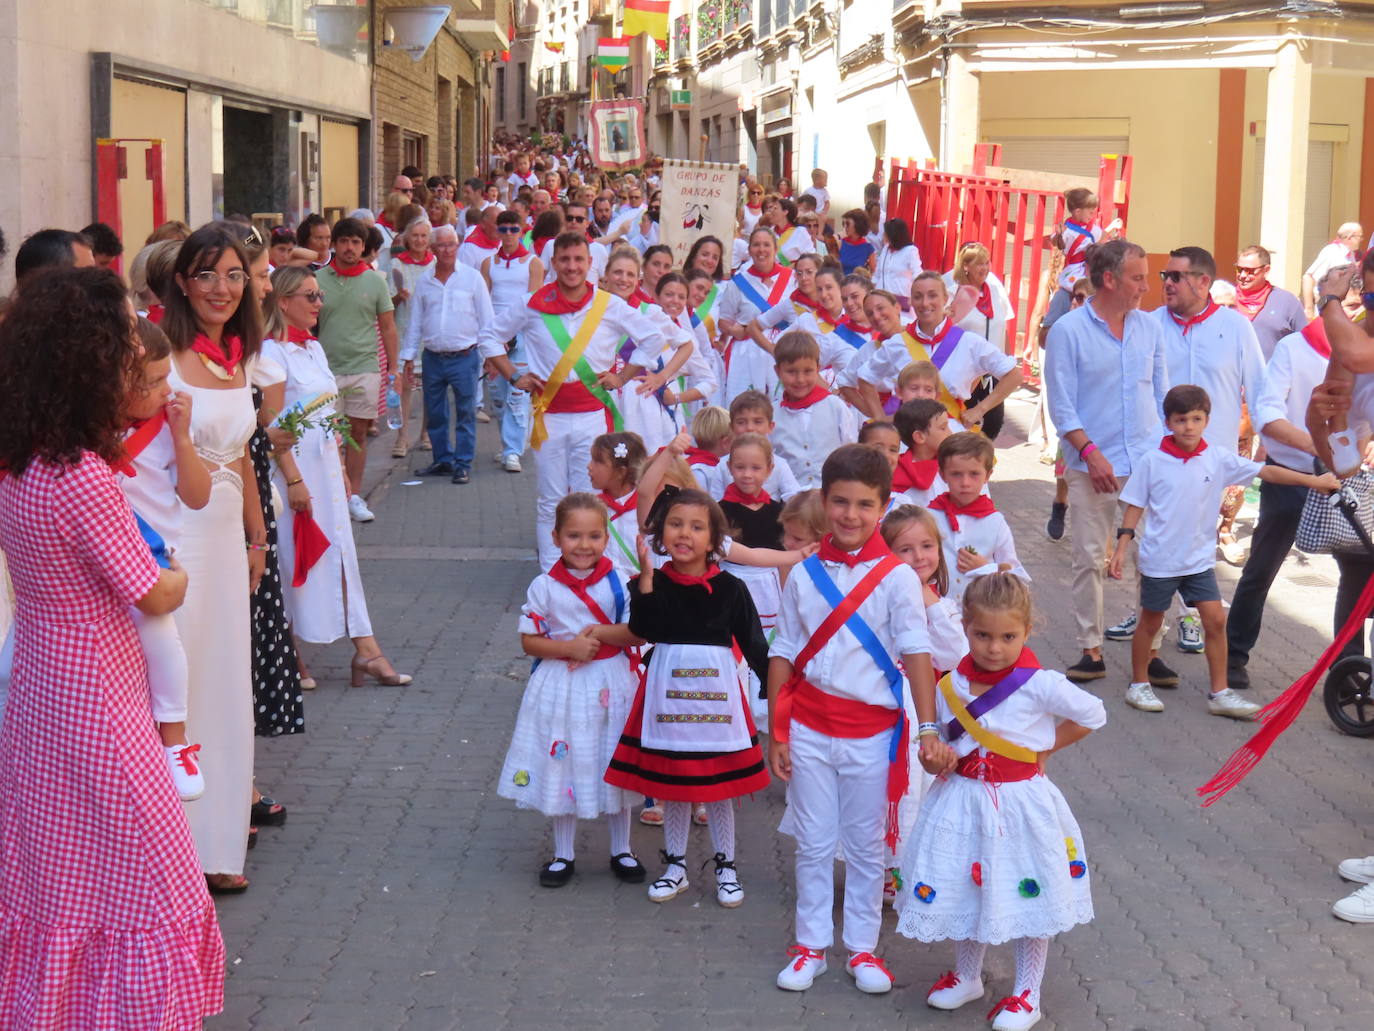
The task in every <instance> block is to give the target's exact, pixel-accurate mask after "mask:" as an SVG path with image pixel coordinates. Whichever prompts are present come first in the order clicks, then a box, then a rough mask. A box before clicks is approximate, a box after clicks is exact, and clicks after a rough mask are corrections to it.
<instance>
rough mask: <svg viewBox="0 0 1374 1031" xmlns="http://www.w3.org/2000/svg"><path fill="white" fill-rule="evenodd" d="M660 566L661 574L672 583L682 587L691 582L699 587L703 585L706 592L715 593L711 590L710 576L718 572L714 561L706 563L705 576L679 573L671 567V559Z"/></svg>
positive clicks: (689, 585)
mask: <svg viewBox="0 0 1374 1031" xmlns="http://www.w3.org/2000/svg"><path fill="white" fill-rule="evenodd" d="M660 568H661V571H662V573H663V575H664V576H666V577H667V578H668V579H669V580H671V581H673V583H675V584H678V585H680V586H682V587H691V586H692V585H693V584H697V585H699V586H701V587H705V588H706V593H707V594H714V593H715V592H714V591H712V590H711V578H712V577H713V576H716V575H717V574H718V573H720V566H718V565H716V564H715V563H714V562H711V563H709V564H707V566H706V575H705V576H688V575H687V574H686V573H679V572H678V571H677V570H676V569H675V568H674V567H673V563H672V562H671V561H669V562H668V563H666V564H665V565H663V566H662V567H660Z"/></svg>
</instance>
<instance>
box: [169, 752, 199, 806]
mask: <svg viewBox="0 0 1374 1031" xmlns="http://www.w3.org/2000/svg"><path fill="white" fill-rule="evenodd" d="M163 751H165V752H166V753H167V769H169V770H170V771H171V772H172V784H173V786H174V787H175V788H176V789H177V797H178V798H180V799H181V800H182V801H183V802H194V801H195V800H196V799H197V798H199V797H200V796H201V795H203V794H205V776H204V775H203V774H202V773H201V772H200V758H199V756H200V745H192V744H185V745H166V746H164V747H163Z"/></svg>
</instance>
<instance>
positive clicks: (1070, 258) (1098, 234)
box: [1059, 222, 1102, 290]
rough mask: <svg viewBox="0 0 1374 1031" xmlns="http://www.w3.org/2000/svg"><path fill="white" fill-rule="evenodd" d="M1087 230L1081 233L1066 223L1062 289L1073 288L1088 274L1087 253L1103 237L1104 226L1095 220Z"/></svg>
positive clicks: (1060, 286) (1060, 276)
mask: <svg viewBox="0 0 1374 1031" xmlns="http://www.w3.org/2000/svg"><path fill="white" fill-rule="evenodd" d="M1075 225H1077V223H1075ZM1079 228H1080V229H1081V228H1083V227H1082V226H1080V227H1079ZM1087 230H1088V231H1087V233H1080V232H1078V231H1077V230H1075V229H1071V228H1069V226H1068V223H1067V222H1066V223H1065V225H1064V270H1063V271H1062V272H1060V273H1059V289H1061V290H1072V289H1073V285H1074V284H1075V283H1077V282H1078V281H1079V280H1080V279H1082V278H1083V277H1084V276H1085V275H1087V274H1088V263H1087V260H1086V258H1085V254H1086V252H1087V249H1088V248H1089V247H1090V246H1092V245H1093V244H1095V243H1097V242H1098V241H1099V240H1101V239H1102V227H1101V226H1100V225H1098V223H1096V222H1094V223H1093V224H1092V225H1090V226H1088V227H1087Z"/></svg>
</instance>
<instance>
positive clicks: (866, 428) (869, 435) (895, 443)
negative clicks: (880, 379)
mask: <svg viewBox="0 0 1374 1031" xmlns="http://www.w3.org/2000/svg"><path fill="white" fill-rule="evenodd" d="M859 443H860V444H867V445H868V446H869V447H871V448H873V449H875V450H876V451H878V453H879V454H881V455H882V456H883V457H884V458H886V459H887V466H888V468H889V469H891V470H892V471H893V472H894V473H895V472H896V471H897V462H898V459H900V458H901V456H902V438H901V436H900V435H899V434H898V433H897V427H896V426H894V425H893V424H892V423H890V422H888V421H886V420H885V419H873V420H871V421H869V422H866V423H864V424H863V426H862V427H860V429H859ZM901 503H902V495H901V494H900V493H899V492H898V491H896V490H894V491H893V492H892V493H891V494H890V495H889V496H888V499H887V511H888V512H891V511H892V510H893V509H894V508H896V507H897V506H898V505H900V504H901ZM884 514H886V513H884Z"/></svg>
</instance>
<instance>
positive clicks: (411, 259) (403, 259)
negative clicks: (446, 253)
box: [396, 251, 434, 265]
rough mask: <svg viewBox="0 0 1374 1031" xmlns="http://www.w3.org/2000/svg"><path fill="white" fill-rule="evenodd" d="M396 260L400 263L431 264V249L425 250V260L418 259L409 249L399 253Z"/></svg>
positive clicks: (432, 261) (432, 259)
mask: <svg viewBox="0 0 1374 1031" xmlns="http://www.w3.org/2000/svg"><path fill="white" fill-rule="evenodd" d="M396 260H397V261H399V262H400V263H401V264H402V265H431V264H433V263H434V254H433V252H432V251H425V260H424V261H418V260H416V258H415V256H414V255H412V254H411V253H410V251H405V252H404V253H402V254H401V255H399V256H398V257H397V259H396Z"/></svg>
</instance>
